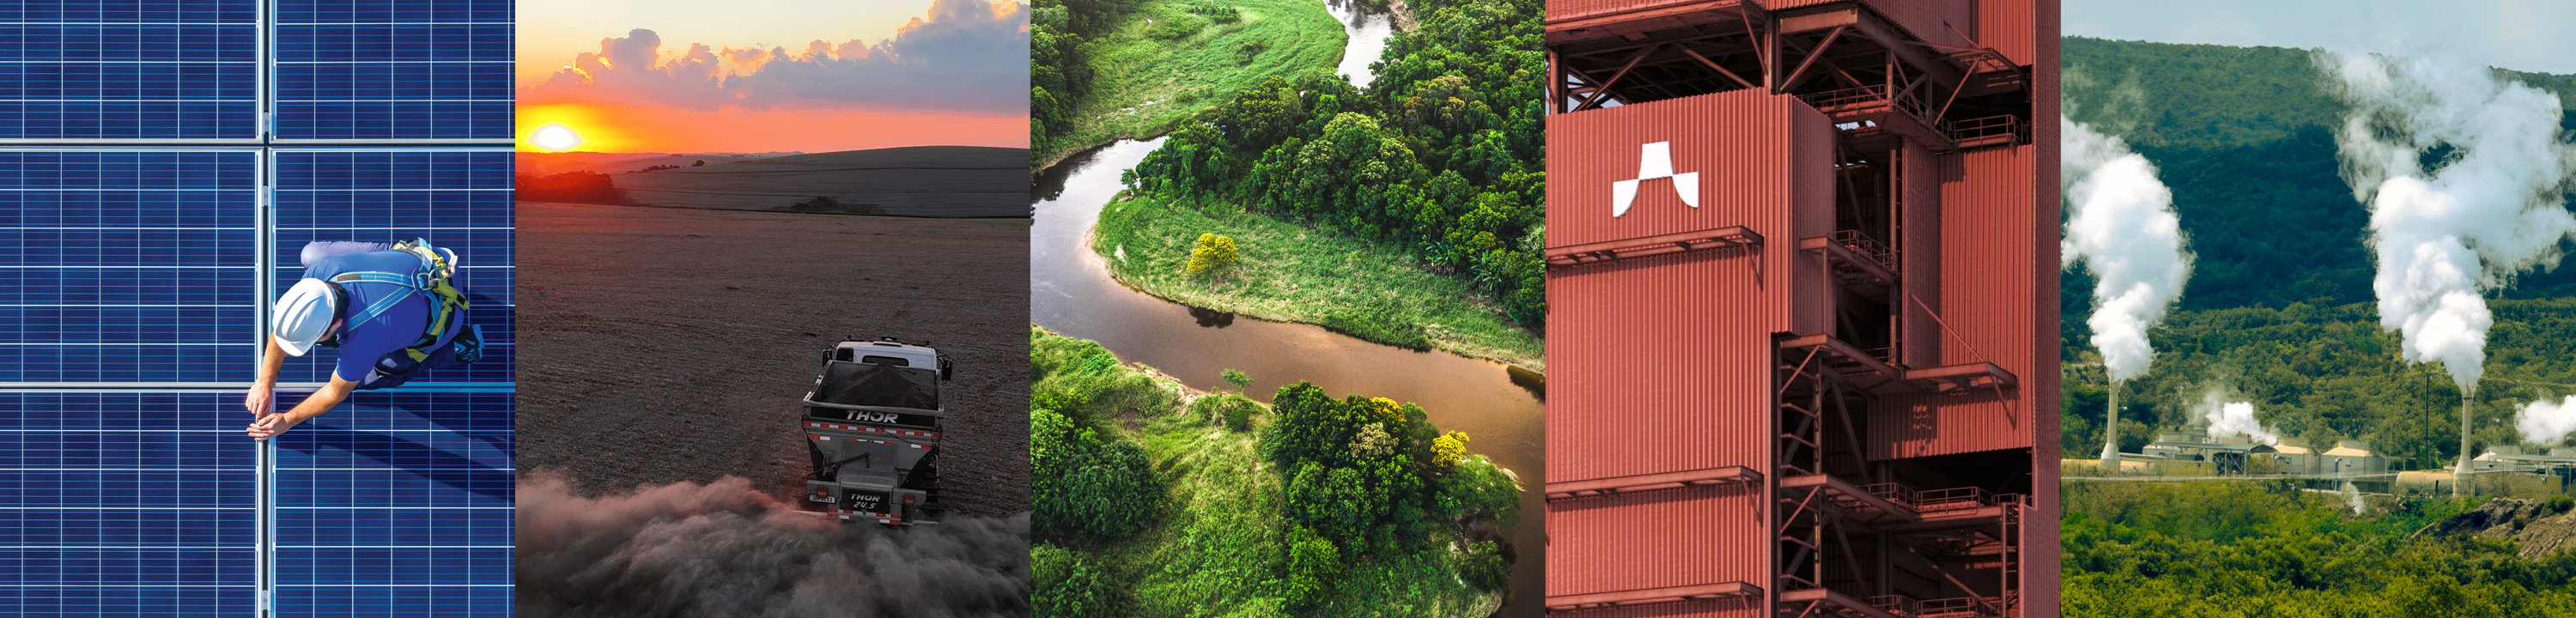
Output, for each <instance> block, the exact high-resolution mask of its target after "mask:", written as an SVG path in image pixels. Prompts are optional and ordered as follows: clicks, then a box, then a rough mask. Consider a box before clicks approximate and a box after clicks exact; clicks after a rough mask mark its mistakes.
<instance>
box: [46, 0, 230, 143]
mask: <svg viewBox="0 0 2576 618" xmlns="http://www.w3.org/2000/svg"><path fill="white" fill-rule="evenodd" d="M259 47H260V31H259V2H258V1H257V0H205V1H182V0H158V1H152V0H146V1H135V0H125V1H115V0H111V1H108V2H87V1H78V2H62V1H53V2H48V1H37V2H16V3H10V4H8V5H7V6H0V138H22V139H178V138H186V139H224V138H230V139H250V138H256V137H258V136H259V89H260V68H261V67H260V64H259Z"/></svg>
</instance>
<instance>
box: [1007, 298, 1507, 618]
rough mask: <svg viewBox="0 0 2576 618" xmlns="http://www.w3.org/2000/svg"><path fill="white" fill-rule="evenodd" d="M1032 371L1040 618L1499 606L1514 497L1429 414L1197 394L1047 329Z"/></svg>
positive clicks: (1306, 387) (1368, 402) (1298, 396)
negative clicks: (1505, 538)
mask: <svg viewBox="0 0 2576 618" xmlns="http://www.w3.org/2000/svg"><path fill="white" fill-rule="evenodd" d="M1029 364H1030V378H1031V380H1032V383H1033V385H1032V388H1031V390H1030V392H1031V393H1033V395H1032V397H1031V398H1030V404H1029V407H1030V411H1029V418H1030V436H1029V457H1030V459H1031V462H1032V464H1033V466H1034V468H1035V475H1034V477H1033V479H1032V482H1031V485H1032V487H1031V489H1032V496H1031V501H1032V504H1031V506H1032V511H1033V515H1032V521H1031V526H1032V528H1034V530H1033V531H1034V532H1035V535H1036V539H1037V542H1038V545H1037V546H1036V548H1035V549H1034V551H1033V558H1034V561H1035V562H1034V564H1033V566H1032V570H1033V575H1032V576H1033V578H1034V582H1033V583H1034V585H1035V591H1034V599H1033V600H1034V604H1035V606H1036V609H1037V612H1036V615H1038V616H1041V617H1048V616H1064V617H1085V618H1088V617H1094V616H1098V617H1109V616H1119V617H1125V616H1150V617H1162V616H1171V617H1180V616H1291V615H1293V616H1305V617H1326V616H1381V615H1399V616H1432V617H1457V618H1472V617H1477V616H1484V615H1486V614H1488V613H1491V612H1492V611H1494V609H1495V608H1496V607H1499V606H1500V603H1501V592H1500V591H1501V590H1502V588H1503V586H1504V585H1505V583H1506V580H1507V579H1508V578H1509V575H1510V572H1511V565H1510V563H1509V561H1508V558H1507V557H1506V552H1505V550H1504V549H1503V548H1502V547H1501V545H1500V541H1501V540H1502V538H1503V536H1504V534H1505V533H1506V531H1507V530H1509V528H1510V527H1511V526H1512V525H1514V524H1515V523H1516V521H1517V519H1518V508H1519V502H1518V495H1519V494H1518V492H1519V488H1518V485H1517V484H1516V482H1515V481H1513V480H1512V479H1511V478H1510V477H1509V476H1508V475H1506V474H1505V473H1503V471H1502V470H1501V469H1500V468H1498V467H1496V466H1494V465H1493V464H1492V463H1490V462H1488V461H1486V460H1485V459H1484V458H1483V457H1480V456H1476V455H1474V454H1472V453H1469V452H1468V451H1467V448H1466V445H1467V443H1468V442H1469V438H1468V436H1466V435H1464V434H1459V433H1448V434H1443V433H1441V432H1440V431H1439V430H1438V429H1437V428H1435V427H1433V426H1432V425H1431V423H1430V421H1429V420H1428V415H1427V414H1425V413H1424V411H1423V410H1422V408H1420V407H1418V406H1415V405H1413V404H1406V403H1397V402H1394V401H1390V400H1387V399H1383V398H1372V397H1362V396H1357V395H1352V396H1347V397H1343V398H1339V399H1336V398H1333V397H1332V396H1330V395H1329V394H1327V393H1325V392H1323V390H1322V389H1319V388H1316V387H1315V386H1314V385H1313V384H1310V383H1305V382H1299V383H1296V384H1292V385H1289V386H1286V387H1283V388H1281V389H1279V392H1278V393H1277V395H1276V396H1275V398H1274V399H1273V400H1272V403H1271V404H1267V405H1265V404H1262V403H1260V402H1258V401H1255V400H1253V399H1251V398H1248V397H1244V396H1243V395H1241V394H1239V393H1226V392H1218V393H1198V392H1193V391H1190V390H1188V389H1186V388H1184V387H1182V386H1180V384H1179V383H1178V382H1177V381H1174V380H1172V379H1170V378H1168V377H1164V376H1160V375H1157V374H1153V373H1150V372H1149V370H1147V369H1144V368H1141V367H1138V366H1131V365H1127V364H1123V363H1120V362H1119V361H1118V359H1117V357H1116V356H1115V355H1113V354H1111V353H1110V352H1109V350H1108V349H1106V348H1103V347H1101V346H1100V344H1098V343H1095V342H1091V341H1086V340H1081V339H1072V338H1067V337H1062V336H1058V335H1055V334H1054V333H1051V332H1048V331H1046V330H1045V329H1043V328H1039V327H1036V326H1034V325H1033V326H1031V327H1030V329H1029ZM1229 377H1230V378H1231V377H1236V376H1229ZM1249 382H1250V379H1249V377H1248V376H1245V377H1243V379H1241V380H1238V381H1236V383H1237V384H1248V383H1249Z"/></svg>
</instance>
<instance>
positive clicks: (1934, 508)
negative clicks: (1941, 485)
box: [1914, 487, 1988, 514]
mask: <svg viewBox="0 0 2576 618" xmlns="http://www.w3.org/2000/svg"><path fill="white" fill-rule="evenodd" d="M1916 499H1917V500H1918V502H1916V503H1915V505H1914V510H1916V511H1920V512H1923V513H1926V514H1929V513H1937V512H1942V511H1953V510H1959V509H1973V508H1979V507H1983V506H1986V505H1987V504H1988V502H1987V501H1986V490H1984V489H1982V488H1977V487H1952V488H1949V489H1934V490H1930V491H1924V492H1918V493H1917V494H1916Z"/></svg>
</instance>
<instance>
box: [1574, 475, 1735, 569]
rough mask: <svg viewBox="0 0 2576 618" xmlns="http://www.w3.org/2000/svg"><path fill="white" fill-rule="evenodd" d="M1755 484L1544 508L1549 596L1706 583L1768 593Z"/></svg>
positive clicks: (1581, 502) (1575, 501)
mask: <svg viewBox="0 0 2576 618" xmlns="http://www.w3.org/2000/svg"><path fill="white" fill-rule="evenodd" d="M1762 496H1763V492H1762V487H1761V485H1759V484H1752V485H1730V486H1724V487H1716V488H1708V489H1681V490H1670V491H1654V492H1645V493H1637V494H1626V495H1620V496H1613V497H1607V498H1593V499H1583V500H1569V501H1559V502H1556V503H1553V504H1550V505H1549V506H1548V512H1547V529H1548V538H1547V542H1548V549H1549V551H1548V560H1547V593H1548V595H1550V596H1559V595H1568V594H1590V593H1596V592H1617V591H1621V590H1637V589H1642V588H1663V587H1670V586H1685V585H1692V584H1706V583H1712V582H1747V583H1751V584H1753V585H1756V586H1762V587H1764V588H1769V587H1770V581H1771V580H1770V577H1771V560H1770V555H1771V553H1770V547H1769V545H1768V544H1764V543H1757V542H1753V541H1758V540H1761V539H1766V538H1769V535H1766V534H1763V528H1764V527H1765V526H1764V525H1763V521H1764V520H1763V518H1762V511H1763V509H1762V508H1761V507H1762V505H1761V502H1762Z"/></svg>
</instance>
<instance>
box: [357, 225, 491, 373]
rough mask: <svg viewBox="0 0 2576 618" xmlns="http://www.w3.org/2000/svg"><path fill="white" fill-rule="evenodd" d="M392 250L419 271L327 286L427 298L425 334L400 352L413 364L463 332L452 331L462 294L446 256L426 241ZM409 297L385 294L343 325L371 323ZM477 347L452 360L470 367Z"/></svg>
mask: <svg viewBox="0 0 2576 618" xmlns="http://www.w3.org/2000/svg"><path fill="white" fill-rule="evenodd" d="M392 250H394V251H401V252H404V253H409V254H412V255H413V256H414V257H418V258H420V268H419V269H418V270H415V271H413V272H411V273H407V274H396V273H388V272H375V271H358V272H346V273H340V274H339V275H337V276H333V277H331V283H333V284H336V285H350V284H357V283H377V284H384V285H393V286H400V287H401V288H402V289H403V290H405V291H407V292H412V293H419V294H426V295H428V297H429V298H430V301H431V304H432V305H433V308H432V309H431V312H430V316H429V325H428V328H427V329H426V330H425V332H422V333H421V335H420V339H418V340H415V341H413V342H412V344H411V345H409V346H404V347H403V352H404V353H406V354H409V355H410V356H411V359H412V360H413V361H415V362H417V361H424V360H428V359H429V354H430V351H432V350H437V349H438V347H439V346H442V345H447V344H448V342H450V341H452V340H454V339H455V338H456V335H457V333H456V332H451V331H461V330H463V329H458V328H454V326H455V325H456V323H457V321H459V320H460V319H462V317H463V314H464V313H465V308H466V302H465V293H464V292H461V291H458V290H457V289H456V284H455V277H454V268H455V264H453V263H450V262H449V260H448V258H447V256H448V255H450V254H449V253H445V252H443V250H441V249H439V248H437V247H432V246H430V244H429V241H428V240H427V239H421V238H414V239H411V240H406V241H402V242H398V243H394V246H393V249H392ZM410 297H411V294H409V293H405V294H386V295H384V297H382V298H378V299H376V302H374V303H370V304H368V305H367V307H366V308H365V309H362V310H360V311H359V312H358V314H357V315H355V316H350V317H349V319H348V320H347V321H346V322H344V323H346V324H350V325H353V326H354V325H356V324H361V323H364V322H366V321H367V320H371V319H375V317H376V316H377V315H378V314H382V313H384V312H385V310H388V309H392V308H393V306H394V304H395V303H400V302H402V301H403V299H406V298H410ZM344 310H345V306H344ZM480 343H481V342H479V341H478V342H475V344H476V345H475V347H476V348H478V349H475V350H466V349H458V350H457V351H456V360H457V361H458V362H466V363H471V362H474V361H475V360H477V359H479V358H480V357H481V356H482V354H481V350H480V349H479V348H480V347H481V346H480Z"/></svg>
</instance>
